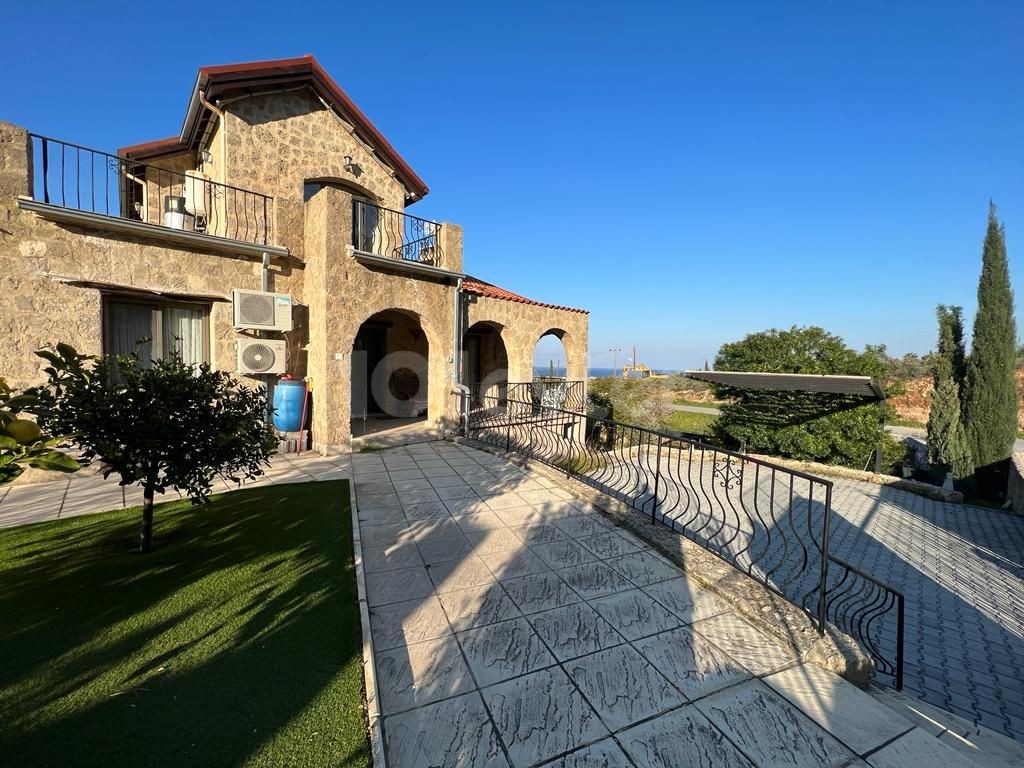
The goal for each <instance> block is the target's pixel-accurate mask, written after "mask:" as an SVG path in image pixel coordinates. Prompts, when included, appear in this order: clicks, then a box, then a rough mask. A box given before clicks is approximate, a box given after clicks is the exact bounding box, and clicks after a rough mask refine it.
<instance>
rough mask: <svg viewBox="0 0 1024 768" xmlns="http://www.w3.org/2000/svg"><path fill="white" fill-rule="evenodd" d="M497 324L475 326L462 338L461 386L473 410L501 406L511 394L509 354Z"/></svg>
mask: <svg viewBox="0 0 1024 768" xmlns="http://www.w3.org/2000/svg"><path fill="white" fill-rule="evenodd" d="M501 330H502V328H501V326H500V325H498V324H497V323H489V322H479V323H473V325H471V326H470V327H469V329H467V331H466V333H465V335H464V336H463V338H462V383H463V384H465V385H466V386H467V387H469V391H470V399H471V403H472V405H473V407H477V408H478V407H483V406H485V405H498V404H501V403H503V402H504V401H505V398H506V396H507V390H508V351H507V350H506V349H505V341H504V339H502V338H501Z"/></svg>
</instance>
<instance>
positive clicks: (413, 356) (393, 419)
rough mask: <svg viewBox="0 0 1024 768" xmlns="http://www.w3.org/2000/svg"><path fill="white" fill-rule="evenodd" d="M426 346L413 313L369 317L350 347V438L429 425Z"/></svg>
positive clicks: (391, 311) (389, 311) (395, 311)
mask: <svg viewBox="0 0 1024 768" xmlns="http://www.w3.org/2000/svg"><path fill="white" fill-rule="evenodd" d="M429 359H430V342H429V340H428V339H427V334H426V333H425V332H424V331H423V327H422V326H421V325H420V318H419V315H417V314H416V313H415V312H410V311H407V310H400V309H387V310H384V311H383V312H377V313H376V314H374V315H372V316H371V317H369V318H368V319H367V320H366V321H364V322H363V324H362V325H360V326H359V331H358V332H357V333H356V336H355V339H354V340H353V343H352V399H351V404H352V425H351V426H352V436H353V437H363V436H365V435H367V434H375V433H378V432H385V431H390V430H392V429H395V428H398V427H404V426H408V425H410V424H414V423H417V422H424V421H426V420H427V411H428V409H429V400H428V394H427V393H428V392H429V383H430V382H429V372H428V371H429V364H428V361H429Z"/></svg>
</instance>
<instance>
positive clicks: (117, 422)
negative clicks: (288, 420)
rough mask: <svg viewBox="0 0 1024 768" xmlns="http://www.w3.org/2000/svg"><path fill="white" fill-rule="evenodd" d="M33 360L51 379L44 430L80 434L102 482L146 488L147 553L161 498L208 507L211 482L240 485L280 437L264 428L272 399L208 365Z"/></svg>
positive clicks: (43, 397)
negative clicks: (175, 494) (174, 496)
mask: <svg viewBox="0 0 1024 768" xmlns="http://www.w3.org/2000/svg"><path fill="white" fill-rule="evenodd" d="M36 354H37V355H39V356H40V357H42V358H43V359H44V360H46V362H47V363H48V366H47V367H46V368H45V369H44V371H45V373H46V374H47V376H48V382H47V384H46V385H45V386H43V387H40V388H38V389H37V390H36V392H35V394H36V397H37V399H38V402H37V404H36V405H35V406H34V411H35V413H36V414H37V415H38V418H39V421H40V423H41V424H42V425H43V426H44V427H46V428H49V429H52V430H54V431H55V432H58V433H74V434H75V439H76V440H77V442H78V444H79V445H80V446H81V448H82V454H83V458H84V459H85V460H87V461H89V460H92V459H98V460H99V461H100V462H102V463H103V465H104V476H105V477H106V476H109V475H111V474H115V473H116V474H118V475H120V478H121V481H120V482H121V485H130V484H132V483H138V484H140V485H141V486H142V489H143V506H142V526H141V531H140V534H139V549H140V550H141V551H142V552H148V551H150V549H151V548H152V542H153V499H154V495H155V494H157V493H160V494H163V493H164V492H165V491H166V490H167V489H168V488H173V489H177V490H179V491H181V492H182V493H184V494H186V495H187V496H188V497H189V499H191V500H192V502H193V503H194V504H196V503H202V502H205V501H207V500H208V497H209V495H210V493H211V492H212V488H213V479H214V477H216V476H218V475H219V476H222V477H224V478H226V479H227V480H230V481H232V482H234V483H239V482H241V480H242V479H250V478H253V477H256V476H258V475H260V474H262V473H263V470H262V467H263V466H265V465H266V464H267V463H268V460H269V457H270V454H271V452H272V451H273V446H274V444H275V434H274V430H273V427H271V426H270V425H268V424H266V423H265V422H264V418H265V416H266V413H267V398H266V394H265V393H264V392H263V391H262V390H258V389H251V388H248V387H245V386H243V385H242V384H241V383H240V382H239V381H238V380H237V379H235V378H234V377H232V376H231V375H229V374H227V373H224V372H222V371H215V370H213V369H211V368H210V366H209V365H208V364H205V363H204V364H202V365H199V366H194V365H187V364H185V363H184V362H182V360H181V358H180V357H178V356H177V355H174V356H172V357H169V358H165V359H163V360H158V361H155V362H154V363H153V364H152V366H151V367H147V366H146V365H144V364H143V362H142V361H141V360H140V359H139V357H138V356H137V355H128V356H117V357H115V356H109V355H104V356H100V357H95V356H89V355H81V354H79V353H78V352H77V351H76V350H75V349H74V348H72V347H70V346H68V345H66V344H58V345H57V347H56V349H54V350H42V351H39V352H37V353H36Z"/></svg>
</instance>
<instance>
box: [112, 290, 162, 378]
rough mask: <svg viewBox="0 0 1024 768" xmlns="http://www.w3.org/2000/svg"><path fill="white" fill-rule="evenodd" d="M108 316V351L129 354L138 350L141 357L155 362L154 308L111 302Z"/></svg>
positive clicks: (147, 361)
mask: <svg viewBox="0 0 1024 768" xmlns="http://www.w3.org/2000/svg"><path fill="white" fill-rule="evenodd" d="M107 317H108V319H107V331H108V336H109V338H108V339H107V344H106V346H107V352H109V353H110V354H112V355H129V354H131V353H132V352H135V351H136V350H137V351H138V353H139V359H140V360H142V362H143V363H144V364H145V365H150V364H151V363H152V362H153V338H152V337H153V308H152V307H147V306H145V305H144V304H127V303H126V304H119V303H114V302H111V303H110V304H109V305H108V316H107ZM143 339H146V340H147V341H145V342H143Z"/></svg>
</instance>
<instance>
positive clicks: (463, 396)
mask: <svg viewBox="0 0 1024 768" xmlns="http://www.w3.org/2000/svg"><path fill="white" fill-rule="evenodd" d="M463 296H464V294H463V292H462V278H461V277H460V278H458V281H457V282H456V283H455V318H454V322H453V323H452V327H453V338H452V392H455V393H457V394H458V395H459V431H460V432H463V433H465V427H466V425H467V424H468V422H469V387H467V386H466V385H465V384H463V383H462V297H463Z"/></svg>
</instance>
